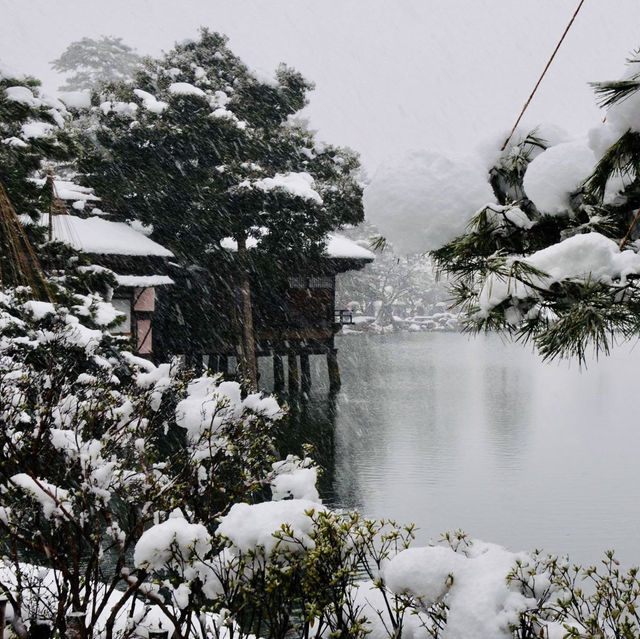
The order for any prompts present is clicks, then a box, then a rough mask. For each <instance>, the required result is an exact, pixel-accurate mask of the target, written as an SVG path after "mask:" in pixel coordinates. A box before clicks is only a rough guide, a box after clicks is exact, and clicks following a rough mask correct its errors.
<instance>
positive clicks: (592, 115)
mask: <svg viewBox="0 0 640 639" xmlns="http://www.w3.org/2000/svg"><path fill="white" fill-rule="evenodd" d="M577 3H578V0H535V1H533V0H528V1H526V0H103V1H99V2H98V1H95V0H0V59H1V60H2V61H3V62H4V63H5V64H7V65H10V66H12V67H13V68H15V69H18V70H20V71H24V72H29V73H32V74H34V75H36V76H37V77H39V78H41V79H42V80H43V82H44V84H45V86H46V87H47V88H48V89H55V88H56V87H57V85H58V84H60V81H59V79H58V78H56V77H55V75H54V74H53V72H52V71H51V70H50V68H49V62H50V61H51V60H52V59H54V58H55V57H57V56H58V55H59V54H60V53H61V52H62V51H63V50H64V48H65V47H66V46H67V45H68V44H69V43H70V42H71V41H73V40H76V39H79V38H81V37H83V36H90V37H96V36H100V35H115V36H121V37H122V38H123V39H124V40H125V42H127V43H128V44H130V45H131V46H134V47H136V48H137V49H138V51H139V52H140V53H149V54H157V53H159V52H160V51H161V50H162V49H168V48H170V47H171V46H172V44H173V42H174V41H176V40H181V39H184V38H187V37H194V36H195V35H196V33H197V29H198V27H199V26H200V25H204V26H207V27H210V28H212V29H214V30H218V31H221V32H223V33H226V34H227V35H229V37H230V39H231V42H230V44H231V47H232V49H233V50H234V51H235V52H236V53H238V54H239V55H240V56H241V57H242V58H243V59H244V60H245V61H246V62H247V63H249V65H250V66H253V67H259V68H260V69H262V70H272V69H273V68H275V67H276V66H277V64H278V63H279V62H280V61H285V62H287V63H288V64H290V65H292V66H294V67H296V68H297V69H299V70H300V71H301V72H303V73H304V75H305V76H307V77H308V78H309V79H311V80H313V81H315V83H316V90H315V91H314V93H313V94H312V97H311V104H310V107H309V108H308V114H309V117H310V118H311V122H312V125H313V126H314V128H317V129H318V130H319V133H320V137H321V138H322V139H325V140H327V141H330V142H333V143H338V144H343V145H349V146H351V147H353V148H354V149H356V150H358V151H360V153H361V154H362V157H363V161H364V163H365V166H366V167H367V169H368V170H369V171H370V172H373V171H374V170H375V167H376V166H377V165H378V164H379V163H380V162H381V161H383V160H384V159H385V158H386V157H388V156H389V155H392V156H394V155H399V154H401V153H403V152H405V151H406V150H408V149H410V148H433V149H437V150H450V151H454V152H464V151H465V150H467V149H470V148H473V147H474V146H475V145H476V144H478V143H480V142H481V141H482V140H483V139H486V138H487V136H493V135H496V134H497V133H498V132H500V131H504V132H506V131H507V130H508V129H510V128H511V126H512V124H513V122H514V120H515V118H516V116H517V114H518V113H519V111H520V108H521V107H522V104H523V103H524V100H525V99H526V97H527V95H528V94H529V92H530V90H531V88H532V87H533V84H534V83H535V81H536V79H537V77H538V75H539V73H540V72H541V70H542V67H543V66H544V64H545V62H546V60H547V58H548V57H549V55H550V53H551V51H552V49H553V47H554V46H555V44H556V42H557V40H558V39H559V37H560V35H561V33H562V31H563V29H564V27H565V25H566V23H567V22H568V20H569V18H570V16H571V14H572V13H573V11H574V9H575V7H576V6H577ZM638 24H640V2H638V0H587V1H586V2H585V4H584V6H583V8H582V11H581V13H580V15H579V16H578V19H577V20H576V22H575V24H574V26H573V28H572V31H571V32H570V33H569V35H568V37H567V39H566V40H565V43H564V46H563V48H562V49H561V51H560V53H559V54H558V57H557V58H556V61H555V63H554V65H553V67H552V69H551V71H550V73H549V74H548V76H547V78H546V80H545V82H544V83H543V85H542V87H541V89H540V91H539V94H538V96H537V97H536V98H535V100H534V102H533V103H532V105H531V107H530V111H529V115H528V123H530V124H532V125H534V124H537V123H539V122H553V123H556V124H558V125H561V126H563V127H564V128H566V129H568V130H569V131H570V132H572V133H580V132H582V131H586V129H587V128H589V127H590V126H591V125H592V124H593V123H594V122H595V121H597V118H599V117H601V114H599V112H598V111H597V109H596V108H595V106H594V102H593V97H592V93H591V90H590V89H589V88H588V86H587V84H586V83H587V82H588V81H590V80H602V79H611V78H615V77H618V76H619V75H620V74H621V72H622V70H623V62H624V59H625V57H626V56H627V55H628V53H629V52H630V51H631V50H633V49H635V48H636V47H637V46H638V45H640V33H638V30H637V25H638Z"/></svg>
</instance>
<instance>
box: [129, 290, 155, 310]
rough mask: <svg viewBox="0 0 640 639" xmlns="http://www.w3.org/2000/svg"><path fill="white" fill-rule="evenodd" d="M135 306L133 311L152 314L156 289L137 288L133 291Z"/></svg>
mask: <svg viewBox="0 0 640 639" xmlns="http://www.w3.org/2000/svg"><path fill="white" fill-rule="evenodd" d="M134 299H135V300H136V304H135V306H134V307H133V310H134V311H142V312H146V313H153V311H155V309H156V289H155V288H153V287H152V286H151V287H149V288H137V289H136V290H135V297H134Z"/></svg>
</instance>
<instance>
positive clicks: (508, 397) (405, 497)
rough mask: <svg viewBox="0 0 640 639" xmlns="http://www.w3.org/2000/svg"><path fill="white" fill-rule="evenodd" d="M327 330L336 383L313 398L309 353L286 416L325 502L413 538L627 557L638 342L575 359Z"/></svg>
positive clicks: (498, 345)
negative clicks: (400, 528)
mask: <svg viewBox="0 0 640 639" xmlns="http://www.w3.org/2000/svg"><path fill="white" fill-rule="evenodd" d="M337 341H338V343H337V346H338V349H339V361H340V366H341V372H342V381H343V386H342V390H341V392H340V393H339V394H338V396H337V397H336V398H335V400H334V401H330V400H328V399H326V390H327V389H326V380H325V378H326V364H325V363H324V362H323V361H322V359H321V358H317V360H316V361H314V362H313V364H314V366H315V369H316V370H314V372H313V381H314V387H313V390H312V394H311V397H310V400H309V401H308V402H306V403H303V404H302V405H301V406H300V408H299V410H300V411H301V414H300V415H299V417H298V420H297V423H295V422H294V424H292V429H293V430H294V431H297V432H294V433H293V435H294V436H295V438H296V439H298V440H311V441H313V442H314V443H315V444H316V447H317V453H318V458H319V460H320V462H321V463H322V464H323V465H324V466H325V467H326V469H327V475H326V477H325V479H324V481H323V490H324V496H325V499H326V501H328V502H329V503H331V504H332V505H336V506H343V507H348V508H353V507H356V508H358V509H360V510H361V511H362V512H364V513H365V514H367V515H369V516H372V517H378V518H381V517H386V518H389V517H391V518H394V519H396V520H398V521H399V522H415V523H416V524H417V525H418V526H419V528H420V532H419V536H420V539H421V541H426V540H428V539H430V538H436V537H438V535H439V534H440V533H441V532H444V531H446V530H454V529H456V528H462V529H464V530H465V531H466V532H468V533H469V534H470V535H471V536H474V537H478V538H481V539H485V540H487V541H493V542H496V543H500V544H503V545H506V546H508V547H509V548H511V549H513V550H520V549H522V550H531V549H534V548H542V549H544V550H546V551H548V552H553V553H565V552H568V553H569V554H570V555H571V558H572V559H573V560H574V561H577V562H581V563H594V562H597V561H598V560H599V559H600V557H601V556H602V552H603V551H604V550H606V549H608V548H615V550H616V551H617V554H618V556H619V558H620V559H621V560H623V561H624V563H633V564H638V563H640V406H638V400H637V397H638V394H639V393H638V379H639V378H640V348H636V349H635V350H633V349H632V347H630V346H625V347H622V348H619V349H617V350H616V352H615V353H614V354H613V356H612V357H610V358H603V359H601V360H600V361H599V362H594V363H592V364H590V365H589V367H588V369H587V370H584V369H583V370H580V369H579V367H578V366H577V364H576V363H571V364H567V363H560V364H557V363H551V364H543V363H542V362H541V361H540V359H539V358H538V356H536V355H535V354H533V353H532V352H531V351H530V349H529V348H528V347H522V346H520V345H517V344H510V343H504V342H502V341H501V340H500V338H498V337H496V336H493V335H490V336H479V337H473V338H471V337H468V336H466V335H460V334H457V333H399V334H392V335H381V336H366V335H350V336H344V337H339V338H338V340H337ZM323 366H324V367H325V368H323ZM265 382H266V383H268V372H267V371H266V370H265Z"/></svg>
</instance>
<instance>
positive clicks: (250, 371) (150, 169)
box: [81, 29, 363, 384]
mask: <svg viewBox="0 0 640 639" xmlns="http://www.w3.org/2000/svg"><path fill="white" fill-rule="evenodd" d="M226 42H227V41H226V38H225V37H224V36H221V35H219V34H216V33H211V32H209V31H207V30H206V29H204V30H202V31H201V33H200V37H199V39H198V40H197V41H190V42H186V43H182V44H178V45H176V47H175V48H174V49H173V50H171V51H169V52H168V53H167V54H165V55H164V56H163V57H162V58H160V59H157V60H147V61H146V62H145V64H144V68H143V69H142V70H141V71H140V72H138V73H137V74H136V75H135V77H134V81H133V83H132V84H124V83H120V84H117V85H110V86H107V87H104V88H102V89H101V90H100V91H99V92H96V93H95V94H94V96H93V109H94V112H95V113H96V114H97V115H98V116H99V124H98V126H97V127H96V129H95V131H93V132H91V136H92V137H91V139H87V138H85V144H84V148H85V152H84V157H83V160H82V162H81V168H82V171H83V172H84V174H85V175H86V181H87V182H88V183H89V184H90V185H91V186H93V187H95V188H96V190H97V191H98V192H99V193H100V194H101V195H102V196H103V197H104V198H105V199H107V200H110V201H111V203H112V204H113V206H114V208H115V210H116V211H117V214H118V215H119V216H120V217H121V218H123V219H138V220H141V221H142V222H144V223H146V224H151V225H153V229H154V231H153V234H154V238H155V239H157V240H158V241H159V242H160V243H162V244H164V245H166V246H169V247H171V249H172V250H173V251H174V252H175V254H176V255H178V256H180V257H181V258H182V259H183V260H185V261H186V262H196V263H198V264H200V265H201V266H204V267H206V268H209V269H210V270H214V269H215V272H216V273H217V275H219V276H221V277H220V278H219V279H221V280H224V279H225V278H226V279H227V280H230V281H233V282H235V284H234V285H231V286H230V287H229V289H230V297H231V298H233V297H236V298H239V300H240V301H239V302H238V308H237V314H238V316H239V318H240V321H239V322H238V323H239V325H240V326H241V327H242V330H243V336H242V339H241V343H242V346H243V347H242V356H243V359H244V364H245V371H244V372H245V375H246V377H247V378H248V379H249V380H250V381H251V383H252V384H255V379H256V361H255V353H254V346H253V330H252V316H251V284H250V280H251V274H252V273H254V272H255V270H256V269H259V271H260V273H261V277H263V279H264V280H271V279H272V278H273V277H275V275H276V271H278V270H279V269H285V268H286V265H290V264H291V263H292V262H296V261H300V260H301V259H303V258H306V257H308V256H311V255H319V254H320V253H321V251H322V248H323V242H324V238H325V236H326V233H327V232H328V231H330V230H332V229H335V228H337V227H339V226H340V225H342V224H345V223H357V222H359V221H361V220H362V217H363V211H362V204H361V188H360V186H359V184H358V183H357V181H356V180H355V178H354V175H355V172H356V171H357V169H358V161H357V158H356V156H355V155H354V154H353V153H351V152H349V151H346V150H343V149H339V148H335V147H331V146H327V145H320V144H318V143H317V142H316V141H315V139H314V135H313V133H312V132H311V131H309V130H308V129H307V128H306V126H305V125H304V123H303V122H302V121H300V120H296V119H293V116H295V114H296V113H297V112H298V111H299V110H300V109H302V107H303V106H304V105H305V103H306V96H307V92H308V90H309V89H310V88H311V85H310V84H309V83H308V82H306V81H305V80H304V78H302V76H301V75H300V74H299V73H297V72H295V71H293V70H292V69H290V68H288V67H286V66H284V65H281V66H280V67H279V68H278V70H277V71H276V74H275V76H274V77H272V78H263V77H257V75H256V74H254V73H252V72H251V71H250V69H249V68H248V67H247V66H246V65H245V64H244V63H243V62H242V61H241V60H240V59H239V58H238V57H236V56H235V55H234V54H233V53H232V52H231V51H230V50H229V48H228V47H227V44H226ZM224 238H231V239H230V240H229V241H230V242H231V243H232V245H233V246H234V247H235V248H236V250H237V255H236V258H237V259H233V260H229V259H223V258H221V255H222V254H223V253H224V251H223V250H222V249H221V246H220V242H221V241H222V240H223V239H224ZM254 244H257V246H256V248H254V249H253V250H252V251H249V250H248V248H249V247H250V246H252V245H254ZM226 245H227V246H230V245H229V244H228V243H227V244H226ZM217 294H224V287H223V286H221V287H220V290H219V291H218V293H217ZM203 319H204V318H200V320H196V321H203ZM209 319H210V320H211V319H212V318H209ZM187 321H190V320H187Z"/></svg>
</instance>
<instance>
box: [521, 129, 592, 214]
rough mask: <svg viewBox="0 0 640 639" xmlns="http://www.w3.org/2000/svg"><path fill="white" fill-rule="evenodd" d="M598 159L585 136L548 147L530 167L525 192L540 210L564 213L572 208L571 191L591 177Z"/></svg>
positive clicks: (525, 176)
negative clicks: (581, 138)
mask: <svg viewBox="0 0 640 639" xmlns="http://www.w3.org/2000/svg"><path fill="white" fill-rule="evenodd" d="M596 160H597V158H596V155H595V154H594V152H593V150H592V149H591V148H590V147H589V145H588V144H587V142H586V141H585V140H574V141H572V142H565V143H563V144H558V145H557V146H553V147H551V148H548V149H547V150H546V151H544V152H543V153H541V154H540V155H538V156H537V157H536V158H535V159H534V160H533V161H532V162H531V164H529V166H528V167H527V171H526V173H525V175H524V183H523V186H524V190H525V193H526V194H527V196H528V197H529V199H530V200H532V201H533V203H534V204H535V205H536V207H537V209H538V210H539V211H540V212H542V213H547V214H549V215H562V214H564V213H566V212H567V211H568V209H569V195H571V193H574V192H575V191H576V190H578V188H579V187H580V185H581V184H582V182H583V181H584V180H586V178H588V177H589V174H590V173H591V171H592V170H593V168H594V166H595V164H596Z"/></svg>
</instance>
